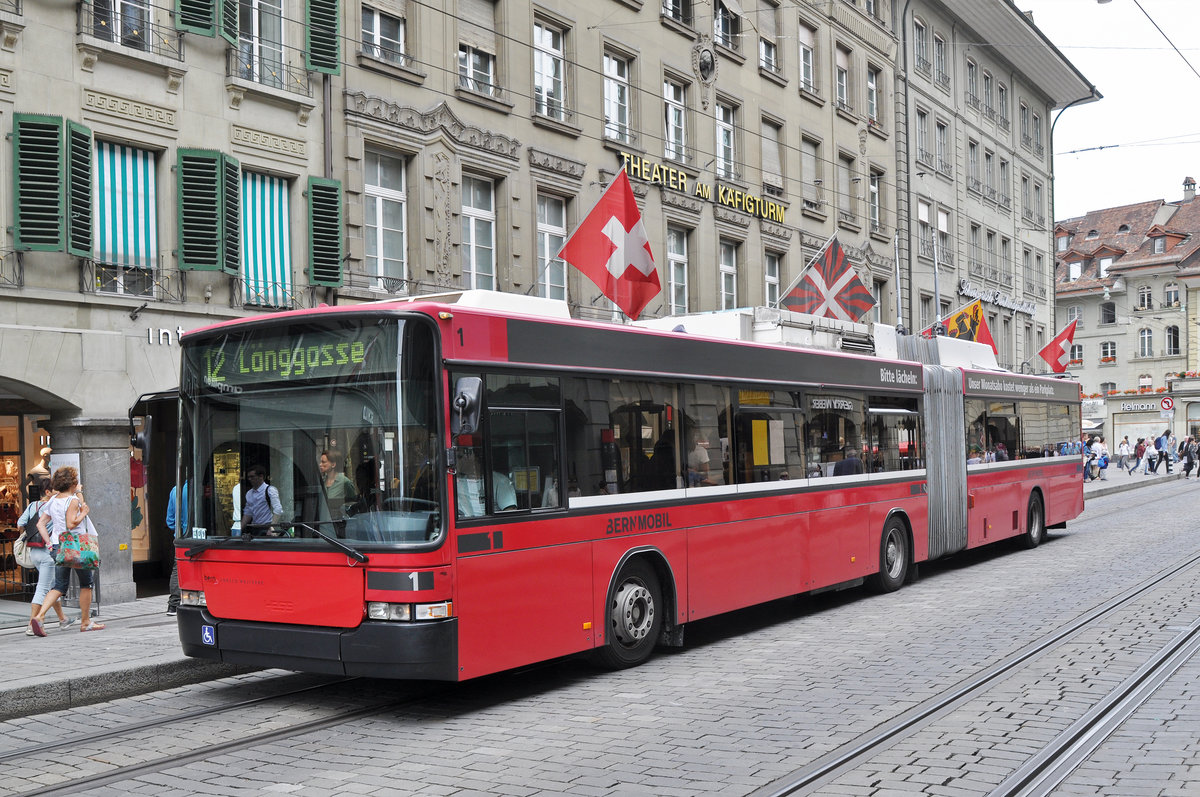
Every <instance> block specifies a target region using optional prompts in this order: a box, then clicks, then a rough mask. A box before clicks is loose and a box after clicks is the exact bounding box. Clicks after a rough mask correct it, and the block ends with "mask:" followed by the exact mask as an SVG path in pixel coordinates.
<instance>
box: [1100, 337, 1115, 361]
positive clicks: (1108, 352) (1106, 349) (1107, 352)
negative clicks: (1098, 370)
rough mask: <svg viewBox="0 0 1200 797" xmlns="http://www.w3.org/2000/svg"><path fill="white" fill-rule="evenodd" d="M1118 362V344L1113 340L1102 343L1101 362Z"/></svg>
mask: <svg viewBox="0 0 1200 797" xmlns="http://www.w3.org/2000/svg"><path fill="white" fill-rule="evenodd" d="M1116 361H1117V343H1116V341H1112V340H1105V341H1101V342H1100V362H1102V363H1113V362H1116Z"/></svg>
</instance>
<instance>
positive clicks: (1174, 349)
mask: <svg viewBox="0 0 1200 797" xmlns="http://www.w3.org/2000/svg"><path fill="white" fill-rule="evenodd" d="M1166 337H1167V342H1166V348H1165V349H1164V350H1163V354H1164V355H1166V356H1167V357H1178V356H1179V327H1177V326H1169V327H1167V330H1166Z"/></svg>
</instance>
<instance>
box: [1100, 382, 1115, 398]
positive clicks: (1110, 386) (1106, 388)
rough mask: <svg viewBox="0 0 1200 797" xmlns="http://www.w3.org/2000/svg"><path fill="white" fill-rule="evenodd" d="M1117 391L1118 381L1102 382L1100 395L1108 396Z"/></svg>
mask: <svg viewBox="0 0 1200 797" xmlns="http://www.w3.org/2000/svg"><path fill="white" fill-rule="evenodd" d="M1116 392H1117V383H1116V382H1101V383H1100V395H1102V396H1108V395H1111V394H1113V393H1116Z"/></svg>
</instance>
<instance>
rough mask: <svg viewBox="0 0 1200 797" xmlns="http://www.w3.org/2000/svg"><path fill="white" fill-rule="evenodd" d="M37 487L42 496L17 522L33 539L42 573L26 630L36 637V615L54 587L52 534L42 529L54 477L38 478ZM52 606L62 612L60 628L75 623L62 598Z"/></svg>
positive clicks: (31, 547) (31, 552)
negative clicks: (34, 623) (51, 480)
mask: <svg viewBox="0 0 1200 797" xmlns="http://www.w3.org/2000/svg"><path fill="white" fill-rule="evenodd" d="M34 487H35V488H36V492H37V494H38V495H40V496H41V498H40V499H39V500H35V501H30V502H29V506H27V507H25V511H24V512H22V513H21V517H20V518H19V519H18V520H17V525H18V526H20V527H21V528H22V529H24V530H25V539H26V540H28V541H29V543H28V544H29V555H30V556H31V557H32V558H33V569H34V570H36V571H37V574H38V580H37V587H35V588H34V592H33V600H32V601H31V602H30V604H29V625H28V626H27V627H26V629H25V636H36V634H35V633H34V630H33V618H35V617H37V615H38V610H39V609H41V608H42V601H44V600H45V599H46V595H47V594H49V592H50V589H51V587H53V586H54V557H53V556H51V555H50V546H49V544H48V543H49V535H46V534H43V533H42V532H41V530H40V529H39V528H38V520H39V519H40V518H41V513H42V508H43V507H44V506H46V504H47V503H48V501H49V499H50V498H51V497H52V495H53V493H52V491H51V489H50V478H49V477H47V476H42V477H40V478H38V480H37V481H36V482H35V484H34ZM50 608H52V609H54V613H55V614H57V615H58V627H59V628H67V627H68V626H70V625H71V623H73V622H75V621H74V620H73V619H72V618H70V617H68V616H67V615H66V614H65V613H64V612H63V608H62V601H61V600H58V601H55V602H54V604H53V605H52V606H51V607H50Z"/></svg>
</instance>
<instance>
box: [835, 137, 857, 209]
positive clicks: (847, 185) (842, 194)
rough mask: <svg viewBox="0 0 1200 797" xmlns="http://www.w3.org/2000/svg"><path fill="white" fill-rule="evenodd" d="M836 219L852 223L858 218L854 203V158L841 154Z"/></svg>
mask: <svg viewBox="0 0 1200 797" xmlns="http://www.w3.org/2000/svg"><path fill="white" fill-rule="evenodd" d="M837 177H838V218H839V219H841V220H842V221H850V222H852V221H854V220H855V218H856V217H857V216H858V212H857V210H856V203H855V201H854V193H853V191H854V188H853V186H854V183H855V180H856V179H857V178H856V177H855V169H854V158H853V156H851V155H847V154H845V153H842V154H840V155H838V175H837Z"/></svg>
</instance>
